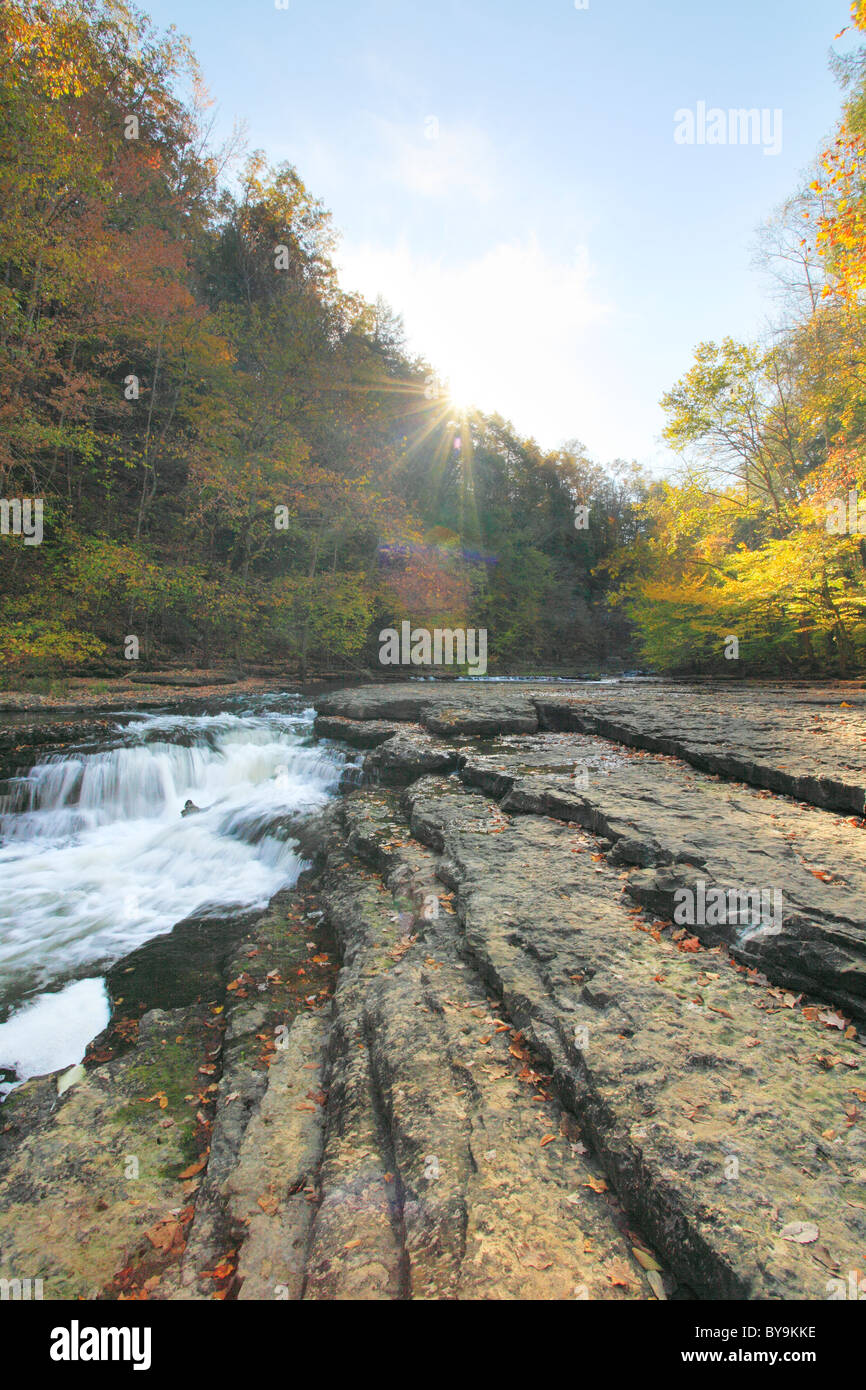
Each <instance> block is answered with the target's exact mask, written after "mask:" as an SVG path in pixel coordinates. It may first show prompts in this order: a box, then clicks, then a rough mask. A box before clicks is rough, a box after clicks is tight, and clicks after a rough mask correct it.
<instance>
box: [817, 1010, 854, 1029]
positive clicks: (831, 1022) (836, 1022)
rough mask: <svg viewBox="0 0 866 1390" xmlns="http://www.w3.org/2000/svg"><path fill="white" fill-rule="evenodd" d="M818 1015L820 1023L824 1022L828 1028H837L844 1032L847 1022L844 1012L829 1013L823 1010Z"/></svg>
mask: <svg viewBox="0 0 866 1390" xmlns="http://www.w3.org/2000/svg"><path fill="white" fill-rule="evenodd" d="M818 1017H819V1019H820V1020H821V1022H822V1023H826V1025H827V1027H828V1028H838V1029H839V1031H840V1032H844V1030H845V1028H846V1027H847V1024H848V1020H847V1018H845V1016H844V1014H840V1013H830V1012H828V1011H826V1010H825V1012H824V1013H821V1014H819V1015H818Z"/></svg>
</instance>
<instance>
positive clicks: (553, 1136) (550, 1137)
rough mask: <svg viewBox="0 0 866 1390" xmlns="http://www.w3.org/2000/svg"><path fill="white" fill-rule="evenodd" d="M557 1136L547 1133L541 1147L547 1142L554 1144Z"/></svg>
mask: <svg viewBox="0 0 866 1390" xmlns="http://www.w3.org/2000/svg"><path fill="white" fill-rule="evenodd" d="M555 1138H556V1135H555V1134H545V1136H544V1138H543V1139H542V1141H541V1147H542V1148H544V1146H545V1144H552V1143H553V1141H554V1139H555Z"/></svg>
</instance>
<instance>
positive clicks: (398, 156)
mask: <svg viewBox="0 0 866 1390" xmlns="http://www.w3.org/2000/svg"><path fill="white" fill-rule="evenodd" d="M283 3H284V0H150V3H148V0H142V8H144V9H145V10H146V11H147V12H148V13H149V14H151V15H152V17H153V19H154V20H155V21H156V23H157V24H158V25H159V26H160V27H167V26H168V25H169V24H174V25H176V27H177V28H178V30H179V31H180V32H181V33H183V34H186V35H188V36H189V38H190V39H191V41H192V45H193V48H194V50H195V52H196V54H197V56H198V59H199V62H200V64H201V67H202V70H203V76H204V79H205V82H206V84H207V86H208V88H209V90H210V92H211V95H212V97H213V98H214V100H215V106H214V108H213V111H212V113H211V114H212V115H213V116H214V119H215V128H214V138H215V139H216V140H219V139H220V138H222V137H224V136H225V135H227V134H228V133H229V131H230V130H231V128H232V126H233V124H234V123H235V122H236V121H242V122H244V123H245V125H246V135H247V141H248V144H249V147H250V148H251V149H262V150H264V151H265V152H266V154H267V156H268V158H269V159H270V160H271V161H272V162H273V163H279V162H282V161H289V162H291V163H292V164H294V165H295V166H296V168H297V169H298V171H299V173H300V175H301V177H302V178H303V180H304V182H305V183H306V184H307V187H308V188H309V189H310V191H311V192H312V193H313V194H314V195H315V196H316V197H318V198H320V199H321V200H322V201H323V202H324V204H325V205H326V206H327V207H328V208H329V209H330V211H331V212H332V214H333V218H334V224H335V227H336V228H337V230H338V231H339V233H340V236H341V240H340V244H339V251H338V255H337V263H338V266H339V269H340V278H341V282H342V284H343V286H344V288H346V289H350V290H359V291H361V292H362V293H363V294H364V295H365V296H366V297H367V298H369V299H375V298H376V296H377V295H379V294H381V295H383V296H384V298H385V299H386V300H387V301H388V303H389V304H390V305H391V306H392V307H393V309H394V310H396V311H397V312H398V313H399V314H401V315H402V317H403V320H404V324H405V328H406V334H407V340H408V345H409V348H410V349H411V350H412V351H413V352H416V353H419V354H421V355H422V356H423V357H424V358H425V359H426V360H427V361H429V362H430V363H431V365H432V366H433V367H434V368H435V369H436V371H437V372H438V373H439V374H440V375H441V377H442V378H443V379H445V380H447V381H448V383H449V384H450V389H451V393H452V396H453V397H454V399H455V402H456V403H457V404H462V405H466V406H471V405H475V406H478V407H479V408H481V409H483V410H486V411H491V412H493V411H497V412H498V413H500V414H501V415H503V416H505V417H506V418H507V419H510V420H512V421H513V423H514V425H515V426H516V427H517V428H518V429H519V431H520V432H521V433H523V434H526V435H529V436H532V437H534V438H535V439H537V440H538V442H539V443H540V444H541V445H542V446H543V447H544V448H550V449H553V448H556V447H558V446H559V445H560V444H562V443H563V442H565V441H566V440H571V439H579V440H581V441H582V442H583V443H584V445H585V446H586V447H587V449H588V450H589V452H590V453H591V454H592V455H593V457H595V458H596V459H597V460H598V461H600V462H608V461H610V460H612V459H614V458H625V459H632V458H634V459H637V460H638V462H640V463H642V464H643V465H644V466H645V467H647V468H648V469H649V470H650V471H651V472H653V473H655V474H661V473H665V472H670V471H671V470H672V468H673V467H674V466H675V464H676V460H675V458H674V456H673V455H672V454H670V453H669V452H668V450H667V449H666V448H665V446H664V444H663V442H662V440H661V431H662V428H663V425H664V412H663V411H662V409H661V407H660V405H659V400H660V397H661V396H662V394H663V393H664V392H665V391H666V390H668V389H670V387H671V386H672V385H673V384H674V382H675V381H676V380H677V379H678V378H679V377H680V376H682V375H683V373H684V372H686V371H687V370H688V368H689V366H690V365H691V361H692V357H693V352H694V348H695V346H696V345H697V344H698V343H699V342H702V341H706V340H708V339H716V340H718V339H720V338H722V337H724V336H726V335H731V336H733V337H735V338H752V337H755V336H758V335H760V334H761V333H762V332H765V331H766V328H767V324H768V320H769V318H770V316H771V315H772V314H773V312H774V306H773V301H772V296H771V287H770V286H769V284H768V282H767V279H766V274H765V272H763V271H761V269H760V268H759V267H758V266H756V264H755V244H756V237H757V233H758V229H759V228H760V226H761V224H762V223H763V222H764V221H765V220H766V219H767V218H768V217H769V216H771V214H772V213H773V211H774V209H776V208H777V207H778V206H779V204H780V203H781V202H783V201H784V199H785V198H787V197H788V196H790V195H791V194H792V193H794V192H795V191H796V189H797V188H798V186H799V185H800V183H801V181H802V177H803V173H804V171H805V170H806V169H807V168H808V166H809V164H810V163H811V161H812V160H813V159H814V157H815V155H816V154H817V153H818V151H819V150H820V148H821V146H822V143H823V141H824V138H825V137H826V136H827V135H828V134H829V133H830V132H831V131H832V129H833V127H834V124H835V122H836V120H837V118H838V115H839V110H840V103H841V98H840V92H839V88H838V85H837V83H836V79H835V78H834V76H833V74H832V73H831V71H830V66H829V55H830V51H831V49H832V48H835V51H837V52H844V51H845V50H846V48H848V47H850V46H851V44H852V36H850V35H846V36H845V37H843V38H842V39H841V40H839V41H838V42H836V43H835V45H834V42H833V41H834V36H835V35H836V34H837V33H838V32H839V31H840V30H841V29H843V28H844V27H845V25H846V24H847V22H848V17H849V11H848V4H847V3H846V0H588V3H587V4H586V5H584V4H583V0H578V3H575V0H287V5H286V8H278V5H282V4H283ZM701 103H703V108H704V111H706V112H707V113H708V115H707V118H706V119H705V120H703V121H702V120H701V118H700V115H699V104H701ZM739 108H748V109H757V110H758V111H759V112H762V113H764V112H765V113H766V115H765V117H764V118H763V119H764V121H765V123H766V124H765V125H764V127H763V129H761V130H756V131H755V132H754V136H755V138H754V139H753V140H748V141H743V140H737V141H736V142H734V141H731V140H730V139H728V140H727V141H726V143H724V144H722V143H718V142H716V143H710V142H709V140H708V139H707V137H706V131H707V121H709V123H710V127H711V129H710V134H711V135H712V134H713V133H715V134H716V135H718V133H719V126H718V118H717V117H716V118H713V117H712V116H711V115H709V113H710V112H711V111H712V110H713V109H720V110H721V111H723V112H724V113H725V121H724V125H725V129H726V134H727V135H728V136H729V135H730V134H731V130H730V127H729V124H728V117H727V113H728V112H729V111H730V110H731V109H734V110H736V109H739ZM684 112H690V113H691V114H692V117H693V120H692V125H693V130H692V132H691V133H692V135H693V137H694V138H693V140H692V142H691V143H688V142H687V141H686V137H687V136H688V135H689V129H688V118H687V117H685V116H684V115H683V113H684ZM776 113H779V114H776ZM714 121H715V125H714V124H713V122H714ZM677 133H678V134H679V138H676V136H677ZM734 133H736V128H735V132H734ZM701 134H704V139H703V140H701V139H700V136H701Z"/></svg>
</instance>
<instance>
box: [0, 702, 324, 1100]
mask: <svg viewBox="0 0 866 1390" xmlns="http://www.w3.org/2000/svg"><path fill="white" fill-rule="evenodd" d="M312 717H313V711H312V710H309V711H306V712H304V713H303V714H300V715H285V714H278V713H274V714H268V715H265V716H261V715H240V716H239V715H233V714H219V715H205V716H196V717H189V716H183V715H161V716H145V717H143V718H141V719H140V720H139V721H137V722H135V723H134V724H132V725H130V726H127V727H126V728H125V729H123V730H119V731H118V735H119V739H122V742H123V746H122V747H118V748H114V749H110V750H107V751H105V752H94V753H90V754H87V753H79V754H77V755H76V756H74V757H53V758H51V759H48V760H47V761H45V762H43V763H40V764H38V765H37V766H36V767H34V768H33V769H32V770H31V772H30V774H29V775H28V777H27V778H24V779H19V780H18V781H17V782H16V783H15V784H14V785H13V787H12V791H11V793H10V794H9V795H7V796H5V797H2V798H0V1008H2V1006H3V1005H4V1003H5V1004H6V1005H7V1007H8V1005H9V1004H10V1003H17V1004H18V1005H19V1010H20V1011H19V1013H18V1014H15V1015H13V1017H12V1018H11V1019H9V1021H8V1023H7V1024H4V1025H0V1068H2V1067H10V1066H13V1065H14V1066H15V1069H16V1071H18V1073H19V1075H34V1072H33V1071H32V1070H30V1067H31V1062H29V1061H28V1062H26V1063H25V1071H24V1072H22V1071H21V1068H20V1066H19V1065H18V1060H17V1059H16V1058H14V1057H13V1056H12V1055H11V1053H10V1051H9V1038H10V1037H11V1036H13V1035H12V1034H9V1033H8V1032H5V1031H4V1030H5V1029H6V1028H9V1027H11V1026H12V1025H13V1024H14V1023H15V1020H16V1019H17V1018H21V1017H22V1016H24V1015H26V1014H27V1012H28V1010H29V1009H32V1008H33V1007H35V1005H34V1004H31V1003H27V1004H24V999H25V997H26V996H30V995H32V994H33V992H34V991H36V990H45V989H46V988H52V987H53V989H54V991H56V989H57V985H58V984H60V983H62V982H64V981H68V980H70V979H75V978H78V979H79V983H81V984H85V983H87V982H86V981H83V980H80V977H81V976H82V975H85V974H91V973H93V971H94V970H95V969H102V968H105V967H106V966H108V965H109V964H112V963H113V962H115V961H117V960H119V959H120V958H121V957H122V956H125V955H127V954H128V953H129V952H130V951H131V950H133V949H135V947H137V946H140V945H142V944H143V943H144V942H146V941H149V940H150V939H151V938H152V937H154V936H158V935H160V934H162V933H164V932H167V931H170V930H171V928H172V927H173V926H174V925H175V924H176V923H177V922H180V921H182V920H183V918H185V917H188V916H191V915H193V914H197V913H200V912H202V911H211V910H226V909H233V908H235V907H237V908H239V909H245V908H255V907H264V906H265V905H266V904H267V902H268V901H269V899H270V898H271V897H273V895H274V894H275V893H276V892H278V891H279V890H280V889H281V888H284V887H287V886H289V885H291V884H292V883H294V882H295V880H296V879H297V877H298V874H299V873H300V871H301V869H302V868H303V861H302V859H301V858H300V857H299V855H298V853H297V848H298V847H297V843H296V842H295V841H293V840H292V839H290V838H288V836H287V835H286V833H285V832H280V831H279V828H278V826H277V825H275V822H278V820H279V818H280V817H281V816H296V815H298V814H299V813H303V812H304V811H310V810H314V809H315V808H316V807H319V806H321V805H323V804H324V803H325V802H326V801H327V800H328V798H329V796H330V795H331V794H332V793H333V791H334V790H335V789H336V785H337V782H338V779H339V774H340V770H341V766H342V761H343V757H342V755H341V754H340V753H338V752H337V751H336V750H335V749H333V748H330V747H327V748H326V747H323V746H317V745H313V744H311V743H310V741H309V734H310V731H311V726H312ZM187 801H192V802H193V803H194V805H195V806H197V807H199V808H200V811H199V812H197V813H196V814H191V815H187V816H182V815H181V811H182V810H183V807H184V805H185V803H186V802H187ZM70 988H71V986H70ZM63 994H65V991H63ZM62 997H63V996H62V995H61V994H57V993H56V992H54V993H49V994H45V995H43V996H42V998H41V999H40V1000H38V1001H36V1003H38V1004H40V1005H41V1006H42V1007H43V1008H44V1009H45V1010H53V1011H54V1012H53V1014H52V1017H53V1018H54V1021H53V1022H51V1021H50V1019H49V1015H48V1014H47V1013H44V1014H43V1015H42V1019H43V1026H44V1027H45V1028H46V1036H47V1038H53V1039H54V1040H55V1042H56V1055H55V1054H52V1053H51V1046H50V1045H49V1044H48V1043H47V1042H46V1046H45V1047H44V1048H43V1049H42V1051H41V1052H40V1065H41V1062H42V1061H45V1060H46V1059H49V1056H50V1057H52V1058H54V1060H52V1061H51V1066H50V1069H53V1068H54V1067H56V1066H63V1065H66V1063H67V1062H68V1061H69V1062H70V1063H71V1062H76V1061H78V1060H79V1059H80V1056H81V1055H82V1053H83V1048H81V1049H80V1050H79V1055H78V1056H72V1057H71V1059H70V1058H69V1056H68V1052H69V1049H67V1048H66V1047H65V1044H64V1042H63V1039H62V1037H61V1034H62V1031H63V1029H64V1028H65V1027H66V1017H65V1014H64V1013H63V1012H62V1009H61V1005H60V1003H59V1001H60V1000H61V998H62ZM76 997H78V996H76ZM83 997H84V996H81V998H83ZM52 1001H53V1002H52ZM46 1020H48V1021H47V1022H46ZM98 1031H99V1028H96V1029H94V1030H93V1031H92V1032H90V1033H89V1034H88V1037H87V1038H86V1039H85V1041H87V1040H88V1039H89V1038H90V1037H92V1036H93V1034H94V1033H95V1032H98ZM72 1050H73V1051H75V1049H72Z"/></svg>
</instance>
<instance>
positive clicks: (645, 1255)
mask: <svg viewBox="0 0 866 1390" xmlns="http://www.w3.org/2000/svg"><path fill="white" fill-rule="evenodd" d="M631 1253H632V1254H633V1255H634V1257H635V1259H636V1260H637V1262H638V1264H639V1265H640V1266H641V1268H642V1269H659V1270H660V1269H661V1265H660V1264H659V1262H658V1260H657V1259H656V1257H655V1255H651V1254H650V1252H649V1251H648V1250H641V1248H640V1246H638V1245H633V1246H632V1247H631Z"/></svg>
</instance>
